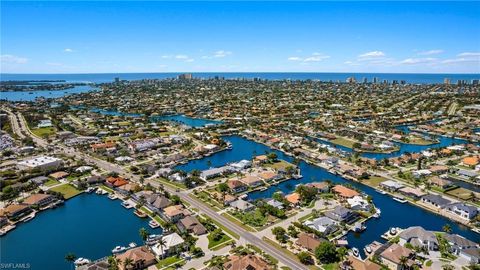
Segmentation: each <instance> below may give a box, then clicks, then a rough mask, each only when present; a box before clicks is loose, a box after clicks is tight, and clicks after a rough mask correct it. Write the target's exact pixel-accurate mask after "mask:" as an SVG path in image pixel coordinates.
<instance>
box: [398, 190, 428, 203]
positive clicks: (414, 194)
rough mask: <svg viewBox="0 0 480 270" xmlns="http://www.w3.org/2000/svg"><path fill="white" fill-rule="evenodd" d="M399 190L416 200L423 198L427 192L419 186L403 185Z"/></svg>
mask: <svg viewBox="0 0 480 270" xmlns="http://www.w3.org/2000/svg"><path fill="white" fill-rule="evenodd" d="M398 192H399V193H400V194H403V195H405V196H408V197H410V198H412V199H414V200H419V199H420V198H422V197H423V196H425V195H426V194H427V193H425V192H423V191H422V190H420V189H418V188H412V187H403V188H401V189H399V190H398Z"/></svg>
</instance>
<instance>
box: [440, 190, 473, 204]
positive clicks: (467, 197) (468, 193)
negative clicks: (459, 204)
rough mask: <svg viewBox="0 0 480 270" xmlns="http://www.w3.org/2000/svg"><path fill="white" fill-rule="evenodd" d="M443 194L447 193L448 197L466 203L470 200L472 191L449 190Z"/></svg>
mask: <svg viewBox="0 0 480 270" xmlns="http://www.w3.org/2000/svg"><path fill="white" fill-rule="evenodd" d="M445 193H447V194H448V195H451V196H454V197H457V198H459V199H462V200H466V201H467V200H470V199H471V198H472V191H471V190H469V189H466V188H462V187H459V188H456V189H452V190H449V191H447V192H445Z"/></svg>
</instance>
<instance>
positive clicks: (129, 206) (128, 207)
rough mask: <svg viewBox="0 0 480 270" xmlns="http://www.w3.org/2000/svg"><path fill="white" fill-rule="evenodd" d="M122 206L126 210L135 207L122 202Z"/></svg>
mask: <svg viewBox="0 0 480 270" xmlns="http://www.w3.org/2000/svg"><path fill="white" fill-rule="evenodd" d="M122 206H123V207H125V208H127V209H130V208H132V207H133V206H132V205H131V204H129V203H128V202H127V201H124V202H122Z"/></svg>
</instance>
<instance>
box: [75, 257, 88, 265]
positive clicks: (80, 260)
mask: <svg viewBox="0 0 480 270" xmlns="http://www.w3.org/2000/svg"><path fill="white" fill-rule="evenodd" d="M73 263H74V264H75V266H81V265H85V264H88V263H90V260H89V259H86V258H78V259H76V260H75V262H73Z"/></svg>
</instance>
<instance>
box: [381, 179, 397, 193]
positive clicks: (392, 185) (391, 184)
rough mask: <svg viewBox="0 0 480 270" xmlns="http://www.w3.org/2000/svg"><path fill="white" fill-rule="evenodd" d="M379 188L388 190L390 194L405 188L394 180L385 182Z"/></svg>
mask: <svg viewBox="0 0 480 270" xmlns="http://www.w3.org/2000/svg"><path fill="white" fill-rule="evenodd" d="M379 186H380V187H381V188H382V189H385V190H388V191H390V192H395V191H397V190H399V189H401V188H402V187H403V185H402V184H400V183H399V182H397V181H393V180H387V181H383V182H381V183H380V184H379Z"/></svg>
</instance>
